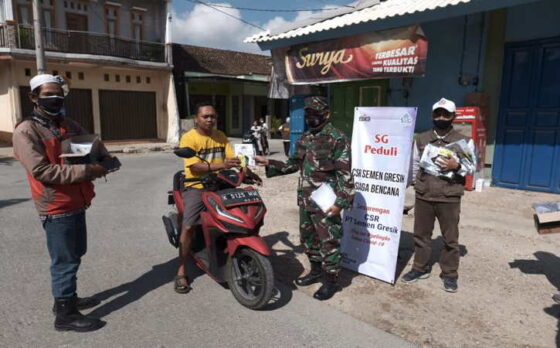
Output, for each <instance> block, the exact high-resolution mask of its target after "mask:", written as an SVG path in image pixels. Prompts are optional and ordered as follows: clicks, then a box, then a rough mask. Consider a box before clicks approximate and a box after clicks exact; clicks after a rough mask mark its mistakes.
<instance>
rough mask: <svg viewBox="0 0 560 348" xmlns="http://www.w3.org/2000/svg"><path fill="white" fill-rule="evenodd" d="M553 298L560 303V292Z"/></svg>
mask: <svg viewBox="0 0 560 348" xmlns="http://www.w3.org/2000/svg"><path fill="white" fill-rule="evenodd" d="M552 300H553V301H554V302H556V303H559V304H560V294H554V295H552Z"/></svg>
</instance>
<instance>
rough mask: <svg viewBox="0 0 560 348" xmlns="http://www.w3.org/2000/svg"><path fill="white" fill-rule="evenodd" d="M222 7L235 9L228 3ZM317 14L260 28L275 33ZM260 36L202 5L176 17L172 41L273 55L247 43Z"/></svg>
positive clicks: (308, 13)
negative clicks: (245, 41) (246, 39)
mask: <svg viewBox="0 0 560 348" xmlns="http://www.w3.org/2000/svg"><path fill="white" fill-rule="evenodd" d="M219 5H225V6H232V5H231V4H228V3H220V4H219ZM329 7H331V6H330V5H326V6H324V8H325V9H326V8H329ZM219 9H220V10H221V11H224V12H227V13H228V14H230V15H232V16H235V17H241V18H242V14H241V12H240V11H239V10H236V9H232V8H224V7H220V8H219ZM315 13H317V12H315ZM315 13H313V12H311V11H305V12H298V14H297V16H296V17H295V18H294V19H293V20H292V21H288V20H286V19H284V18H282V17H280V16H277V17H274V18H273V19H271V20H269V21H268V22H266V23H265V24H264V25H260V26H262V27H263V28H265V29H267V30H270V31H275V30H277V29H280V28H282V27H285V26H286V25H289V24H291V23H294V22H297V21H300V20H304V19H306V18H308V17H309V16H311V15H312V14H315ZM257 25H259V24H258V23H257ZM259 32H262V30H260V29H258V28H255V27H252V26H249V25H247V24H245V23H243V22H241V21H239V20H237V19H235V18H232V17H229V16H227V15H225V14H223V13H220V12H218V11H216V10H214V9H211V8H209V7H208V6H205V5H200V4H198V5H195V6H194V8H193V9H192V10H191V11H190V12H185V13H174V14H173V27H172V37H173V42H176V43H182V44H188V45H195V46H204V47H212V48H220V49H226V50H234V51H242V52H250V53H257V54H266V55H269V54H270V51H261V50H260V48H259V47H258V46H257V44H254V43H250V44H249V43H244V42H243V40H244V39H245V38H246V37H248V36H251V35H254V34H257V33H259Z"/></svg>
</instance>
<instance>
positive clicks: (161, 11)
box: [0, 0, 166, 42]
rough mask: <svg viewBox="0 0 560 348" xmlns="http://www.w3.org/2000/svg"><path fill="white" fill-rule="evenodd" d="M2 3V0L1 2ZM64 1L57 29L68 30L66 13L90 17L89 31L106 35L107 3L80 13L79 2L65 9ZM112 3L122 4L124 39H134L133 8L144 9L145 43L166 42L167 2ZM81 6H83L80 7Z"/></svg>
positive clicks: (120, 33)
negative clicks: (72, 7)
mask: <svg viewBox="0 0 560 348" xmlns="http://www.w3.org/2000/svg"><path fill="white" fill-rule="evenodd" d="M0 1H2V0H0ZM64 2H65V1H63V0H58V1H56V10H55V12H56V15H55V21H56V27H57V28H60V29H64V30H65V29H66V28H67V27H66V12H67V11H69V12H72V13H76V14H83V15H86V16H87V17H88V27H89V28H88V31H91V32H95V33H106V32H107V29H106V24H105V2H106V1H99V2H97V1H89V2H87V5H88V10H87V11H83V10H82V11H80V10H78V9H77V7H76V6H77V3H78V2H79V0H76V1H74V0H66V3H67V6H68V8H65V7H64ZM70 2H74V5H75V6H74V9H71V8H70V7H69V6H70ZM111 2H112V3H117V2H118V3H120V4H122V5H121V6H120V7H119V12H118V13H119V26H118V35H117V36H119V37H122V38H127V39H130V38H132V24H131V9H132V7H139V8H144V9H146V11H145V12H144V14H143V15H144V41H155V42H164V40H165V22H166V21H165V16H166V13H165V8H166V5H165V2H164V1H154V0H129V1H126V0H124V1H111ZM80 6H81V5H80Z"/></svg>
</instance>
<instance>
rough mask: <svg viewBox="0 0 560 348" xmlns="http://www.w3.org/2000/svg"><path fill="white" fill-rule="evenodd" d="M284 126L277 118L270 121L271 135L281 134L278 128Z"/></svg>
mask: <svg viewBox="0 0 560 348" xmlns="http://www.w3.org/2000/svg"><path fill="white" fill-rule="evenodd" d="M281 125H282V120H281V119H279V118H276V117H273V118H271V119H270V134H277V133H280V131H279V130H278V128H280V126H281Z"/></svg>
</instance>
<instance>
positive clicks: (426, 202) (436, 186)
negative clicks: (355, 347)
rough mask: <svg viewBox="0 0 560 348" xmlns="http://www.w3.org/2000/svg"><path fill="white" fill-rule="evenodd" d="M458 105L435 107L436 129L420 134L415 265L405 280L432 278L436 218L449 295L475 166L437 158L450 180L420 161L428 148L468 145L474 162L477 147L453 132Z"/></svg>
mask: <svg viewBox="0 0 560 348" xmlns="http://www.w3.org/2000/svg"><path fill="white" fill-rule="evenodd" d="M455 110H456V107H455V103H454V102H452V101H451V100H447V99H445V98H442V99H441V100H439V101H438V102H436V103H435V104H434V105H433V107H432V118H433V122H434V128H433V129H432V130H429V131H427V132H424V133H421V134H419V135H418V137H417V138H416V141H415V144H414V149H413V165H412V167H413V176H412V177H413V178H415V179H416V180H415V186H414V188H415V191H416V202H415V206H414V210H415V212H414V216H415V218H414V245H415V254H414V264H413V266H412V270H411V271H410V272H408V273H407V274H405V275H404V276H403V277H402V279H401V280H402V281H403V282H405V283H412V282H415V281H417V280H418V279H426V278H428V277H429V276H430V272H431V269H430V265H429V262H430V257H431V255H432V233H433V230H434V222H435V219H436V218H437V220H438V222H439V225H440V228H441V234H442V236H443V240H444V242H445V246H444V248H443V249H442V250H441V254H440V258H439V264H440V267H441V274H440V277H441V278H442V280H443V288H444V290H445V291H448V292H456V291H457V288H458V287H457V278H458V277H459V275H458V273H457V270H458V268H459V258H460V254H459V214H460V212H461V196H462V195H463V193H464V186H465V175H467V174H472V173H473V172H474V170H475V168H476V163H471V164H467V163H463V162H462V161H461V162H459V161H457V160H456V159H455V158H454V157H452V156H449V157H442V158H438V159H437V162H436V164H437V165H438V166H439V167H440V168H441V170H442V171H443V172H447V173H449V172H451V173H452V175H450V176H451V178H448V177H444V176H435V175H431V174H429V173H427V172H426V171H425V170H424V169H423V168H420V165H419V163H420V158H421V156H422V154H423V152H424V149H425V148H426V146H427V145H428V144H431V145H433V146H437V147H443V146H445V145H447V144H450V143H454V142H457V141H460V140H462V139H464V140H467V141H468V147H469V149H470V152H471V155H472V159H473V162H475V161H474V146H473V142H472V140H470V139H468V138H467V137H465V136H464V135H462V134H460V133H459V132H457V131H456V130H454V129H453V120H454V119H455Z"/></svg>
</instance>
